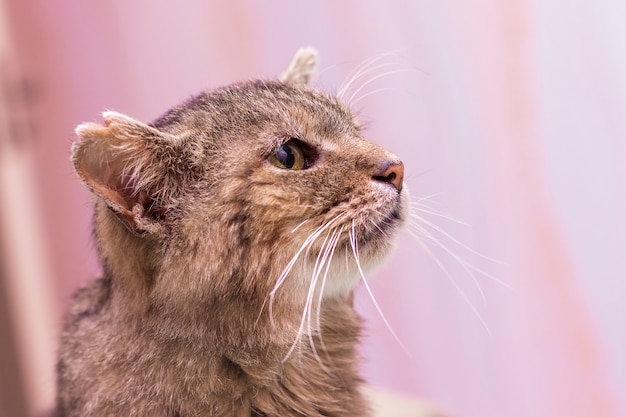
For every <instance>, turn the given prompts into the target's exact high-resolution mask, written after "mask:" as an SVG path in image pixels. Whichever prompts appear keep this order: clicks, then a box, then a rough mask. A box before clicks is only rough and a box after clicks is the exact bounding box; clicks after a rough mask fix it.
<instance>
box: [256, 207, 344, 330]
mask: <svg viewBox="0 0 626 417" xmlns="http://www.w3.org/2000/svg"><path fill="white" fill-rule="evenodd" d="M341 218H342V216H337V217H335V218H333V219H331V220H329V221H328V222H326V223H325V224H322V225H321V226H319V227H318V228H317V229H315V231H313V232H312V233H311V234H310V235H309V237H307V238H306V239H305V241H304V242H303V243H302V245H301V246H300V248H299V249H298V251H297V252H296V253H295V254H294V255H293V257H292V258H291V260H290V261H289V262H288V263H287V266H286V267H285V269H283V272H281V274H280V276H279V277H278V279H277V280H276V284H275V285H274V288H273V289H272V291H271V292H270V293H269V295H268V297H269V299H270V301H269V307H268V309H269V314H270V322H271V323H272V324H274V317H273V314H272V306H273V303H274V297H275V296H276V292H277V291H278V290H279V289H280V287H281V286H282V285H283V283H284V282H285V280H286V279H287V275H289V273H290V272H291V270H292V269H293V267H294V265H295V263H296V262H297V260H298V258H299V257H300V255H301V254H302V252H304V251H305V250H307V251H308V250H309V248H310V247H311V245H313V242H315V240H317V238H318V237H319V236H320V235H321V234H322V233H324V231H325V230H327V229H328V228H329V227H331V226H332V225H333V224H334V223H335V222H337V221H339V220H340V219H341Z"/></svg>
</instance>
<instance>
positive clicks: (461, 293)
mask: <svg viewBox="0 0 626 417" xmlns="http://www.w3.org/2000/svg"><path fill="white" fill-rule="evenodd" d="M409 235H411V236H412V237H413V238H414V239H415V240H416V241H417V243H418V244H419V245H420V246H421V247H422V249H423V250H424V251H425V252H426V253H427V254H428V255H429V256H430V257H431V259H432V260H433V262H435V264H436V265H437V266H438V267H439V268H440V269H441V270H442V271H443V273H444V275H445V276H446V277H447V278H448V280H449V281H450V282H451V283H452V285H453V286H454V288H455V289H456V290H457V291H458V293H459V294H460V295H461V297H462V298H463V300H464V301H465V303H466V304H467V305H468V306H469V308H470V309H471V310H472V312H473V313H474V314H475V315H476V317H477V318H478V320H479V321H480V322H481V323H482V325H483V326H484V327H485V329H486V330H487V333H489V334H491V329H490V328H489V326H488V325H487V322H486V321H485V319H484V318H483V317H482V315H481V314H480V313H479V312H478V310H477V309H476V307H475V306H474V304H473V303H472V302H471V301H470V299H469V297H468V296H467V294H466V293H465V291H463V290H462V289H461V287H460V286H459V284H458V283H457V282H456V281H455V280H454V278H452V275H451V274H450V272H448V270H447V269H446V267H445V266H443V264H442V263H441V261H440V260H439V259H438V258H437V257H436V256H435V254H434V253H432V251H431V250H430V248H429V247H428V246H427V245H426V244H425V243H424V241H423V240H422V239H420V237H419V236H417V235H416V234H415V233H413V232H412V231H410V230H409Z"/></svg>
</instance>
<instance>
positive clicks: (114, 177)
mask: <svg viewBox="0 0 626 417" xmlns="http://www.w3.org/2000/svg"><path fill="white" fill-rule="evenodd" d="M102 116H103V119H104V126H102V125H99V124H95V123H85V124H82V125H80V126H78V127H77V128H76V135H77V136H78V138H79V140H78V141H77V142H75V143H74V144H73V146H72V162H73V163H74V169H75V170H76V173H77V174H78V175H79V177H80V178H81V179H82V181H83V182H84V183H85V184H86V185H87V187H88V188H89V189H90V190H91V191H92V192H93V193H94V194H95V195H97V196H98V197H100V198H102V199H103V200H104V202H105V203H106V205H107V206H108V207H109V208H110V209H111V210H112V211H113V212H114V213H115V214H116V215H117V217H118V218H119V219H120V220H121V221H122V222H123V223H124V224H125V225H126V226H127V227H128V228H129V229H130V230H131V231H132V232H134V233H136V234H144V233H146V232H147V233H157V232H159V231H160V230H161V226H162V225H161V222H160V219H161V213H160V211H159V210H160V208H161V207H162V205H161V204H160V203H159V201H161V200H162V198H163V197H164V196H163V194H164V192H165V187H166V185H171V182H172V181H171V179H169V180H170V181H168V178H167V175H168V172H172V169H171V167H168V166H167V165H168V163H167V161H168V158H167V153H168V150H169V151H170V152H171V151H172V150H173V146H174V145H175V142H176V140H175V139H176V138H173V137H170V136H169V135H167V134H164V133H162V132H160V131H159V130H157V129H155V128H153V127H151V126H148V125H146V124H143V123H141V122H138V121H137V120H134V119H132V118H130V117H128V116H125V115H123V114H119V113H115V112H105V113H103V114H102ZM170 160H171V158H170Z"/></svg>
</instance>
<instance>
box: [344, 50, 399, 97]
mask: <svg viewBox="0 0 626 417" xmlns="http://www.w3.org/2000/svg"><path fill="white" fill-rule="evenodd" d="M393 54H394V53H392V52H388V53H382V54H378V55H374V56H373V57H371V58H368V59H366V60H365V61H363V62H362V63H361V64H359V65H357V66H356V68H355V69H354V70H352V71H351V72H350V73H349V74H348V76H347V77H346V80H345V81H344V82H343V83H342V84H343V85H342V87H341V88H340V89H339V91H338V92H337V98H339V99H341V100H343V95H344V94H345V93H346V92H347V91H348V90H349V89H350V88H351V87H352V84H354V83H355V82H356V81H357V80H359V79H360V78H362V77H363V76H364V75H365V74H367V73H369V72H371V71H372V70H373V69H372V67H371V66H372V65H374V63H376V62H377V61H380V60H382V59H383V58H386V57H388V56H391V55H393ZM383 65H384V66H385V65H386V66H389V65H391V64H383Z"/></svg>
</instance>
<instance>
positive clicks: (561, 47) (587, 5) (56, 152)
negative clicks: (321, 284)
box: [0, 0, 626, 417]
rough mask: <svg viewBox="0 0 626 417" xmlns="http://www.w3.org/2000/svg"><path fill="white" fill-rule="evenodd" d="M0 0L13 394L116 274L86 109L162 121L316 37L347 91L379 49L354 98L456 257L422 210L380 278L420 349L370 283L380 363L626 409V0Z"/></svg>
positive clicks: (414, 382) (513, 403) (0, 194)
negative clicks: (94, 190) (79, 155)
mask: <svg viewBox="0 0 626 417" xmlns="http://www.w3.org/2000/svg"><path fill="white" fill-rule="evenodd" d="M0 15H1V16H0V17H1V19H0V76H1V77H2V83H1V84H0V89H1V90H0V93H2V94H1V95H0V99H1V100H2V101H1V102H0V129H1V130H0V133H1V136H0V152H1V153H0V216H1V217H0V260H1V261H2V264H0V265H1V266H2V268H0V273H1V275H0V278H2V280H0V289H1V290H2V292H1V293H0V302H2V303H3V305H2V306H1V307H2V308H1V309H0V317H4V319H5V320H4V321H5V324H3V327H2V329H3V330H4V331H5V332H6V333H5V335H3V336H2V337H3V340H4V342H3V346H4V347H3V348H2V349H3V350H2V352H3V358H2V362H0V363H1V364H3V366H4V369H5V371H4V374H5V377H4V379H5V380H4V382H3V384H4V385H3V386H0V390H2V391H3V392H4V396H0V412H2V410H3V409H4V410H13V411H11V412H9V411H7V417H8V416H18V415H19V414H18V413H24V414H23V415H35V413H38V412H41V411H43V410H46V409H47V408H49V407H50V405H51V403H52V401H53V395H54V386H53V384H54V361H55V349H56V339H57V336H58V332H59V328H60V320H61V317H62V312H63V311H64V309H65V307H66V304H67V302H68V299H69V297H70V295H71V293H72V292H73V291H74V290H75V289H76V288H77V287H78V286H80V285H81V284H83V283H85V282H87V281H88V280H90V279H92V278H93V277H95V276H97V274H98V273H99V271H98V269H99V268H98V264H97V260H96V256H95V254H94V248H93V243H92V241H91V237H90V222H91V206H90V203H89V195H88V193H87V191H86V190H85V189H84V188H83V187H82V186H81V185H80V184H79V181H78V180H77V179H76V177H75V175H74V174H73V171H72V167H71V165H70V163H69V160H68V158H69V147H70V143H71V141H72V140H73V129H74V127H75V126H76V125H77V124H79V123H81V122H84V121H100V120H101V119H100V114H101V112H102V111H104V110H107V109H111V110H115V111H118V112H122V113H125V114H128V115H130V116H132V117H134V118H136V119H139V120H143V121H146V122H149V121H152V120H153V119H155V118H156V117H157V116H159V115H160V114H161V113H162V112H164V111H165V110H166V109H168V108H169V107H170V106H172V105H174V104H177V103H179V102H180V101H181V100H183V99H185V98H187V97H189V96H190V95H192V94H195V93H197V92H199V91H200V90H202V89H206V88H213V87H216V86H220V85H223V84H227V83H230V82H232V81H236V80H245V79H250V78H257V77H274V76H276V75H278V74H279V73H280V72H281V71H282V70H283V69H284V68H285V67H286V65H287V64H288V63H289V61H290V59H291V56H292V55H293V53H294V52H295V51H296V49H297V48H299V47H301V46H309V45H310V46H314V47H316V48H317V49H318V51H319V53H320V58H321V63H320V66H319V71H318V77H317V78H316V80H315V81H314V83H315V85H317V86H318V87H320V88H323V89H325V90H327V91H329V92H335V91H337V90H338V89H339V88H340V87H341V86H342V83H344V82H345V79H346V77H348V76H349V74H350V72H351V71H353V70H354V69H356V68H357V67H358V66H359V65H360V64H362V63H363V62H365V61H366V60H368V59H372V58H376V59H377V60H375V61H374V62H373V63H372V64H371V67H370V68H371V69H372V70H371V72H370V73H368V76H367V77H365V78H364V79H362V80H361V81H360V82H361V85H363V84H364V83H365V82H367V80H372V82H371V83H370V84H367V85H365V86H364V87H363V90H361V91H360V92H358V94H359V95H360V96H361V97H362V99H360V100H359V101H358V102H357V103H356V104H355V105H354V109H355V111H357V112H358V113H359V114H360V115H361V117H362V119H364V120H365V121H367V122H368V123H369V125H370V127H369V130H368V133H369V139H371V140H372V141H375V142H377V143H379V144H381V145H383V146H385V147H387V148H388V149H390V150H391V151H393V152H394V153H396V154H397V155H399V156H400V157H401V158H402V159H403V160H404V163H405V166H406V173H407V177H406V182H407V184H408V186H409V187H410V190H411V193H412V195H413V199H414V200H415V201H417V202H419V203H420V204H426V205H428V206H429V208H427V209H425V210H426V212H420V211H416V213H417V214H420V215H421V216H422V217H423V218H424V220H425V222H429V223H434V224H435V225H436V227H437V228H441V229H442V230H443V231H442V230H437V229H436V228H433V227H432V226H431V225H429V224H428V223H425V222H424V223H422V225H423V226H424V227H425V228H426V229H428V230H429V231H430V233H432V235H433V237H434V239H436V240H437V241H439V242H440V243H441V245H443V246H444V247H440V246H438V245H437V244H432V242H431V243H430V244H428V246H427V247H428V248H429V250H430V251H432V255H433V256H435V257H436V258H437V259H438V260H439V262H440V263H439V264H438V263H437V261H435V260H433V259H432V257H431V256H430V255H429V254H428V251H426V250H424V249H423V248H422V247H421V246H420V244H419V243H418V242H416V241H415V240H414V239H412V238H411V236H410V235H409V233H404V234H403V235H402V237H401V239H400V243H399V245H398V246H399V247H398V250H397V252H396V253H395V254H394V255H393V256H392V258H391V259H390V261H389V262H388V263H387V264H386V266H384V267H382V268H381V269H380V270H379V271H378V272H377V273H376V274H374V275H375V276H372V277H371V279H370V281H369V282H370V283H371V286H372V290H373V293H374V295H375V296H376V299H377V301H378V303H379V304H380V307H381V309H382V311H383V312H384V313H385V315H386V318H387V320H388V322H389V323H390V325H391V327H392V328H393V329H394V331H395V332H396V333H397V335H398V338H399V339H400V341H401V342H402V343H403V344H404V346H405V347H406V352H405V351H403V349H402V347H401V345H400V344H399V343H398V342H397V341H396V340H395V339H394V337H393V335H392V334H391V332H390V331H389V330H388V329H387V328H386V326H385V324H384V321H383V320H382V319H381V318H380V316H379V315H378V312H377V311H376V308H375V307H374V304H373V302H372V301H371V300H370V299H369V296H368V294H367V293H366V292H365V291H360V294H359V298H358V307H359V309H360V311H362V313H363V314H364V316H365V317H366V320H367V328H368V330H367V333H368V336H367V338H366V340H365V342H364V346H363V350H362V351H363V356H364V368H363V372H364V375H366V377H367V378H368V379H369V380H370V381H372V382H373V383H375V384H377V385H380V386H383V387H387V388H390V389H393V390H395V391H399V392H403V393H406V394H410V395H412V396H416V397H420V398H425V399H428V400H429V401H432V402H434V403H436V404H438V405H439V406H440V407H441V408H442V409H444V410H446V411H448V412H449V413H450V415H452V416H465V417H489V416H493V417H496V416H510V417H527V416H545V417H560V416H563V417H566V416H567V417H574V416H607V417H609V416H626V373H625V371H626V362H625V361H626V355H625V353H626V333H625V328H626V327H625V324H626V321H625V317H626V311H625V310H626V307H625V305H626V304H625V303H624V301H623V300H624V298H625V297H626V285H625V278H626V261H625V259H626V221H625V217H626V216H625V213H626V193H625V191H626V168H625V167H626V53H625V51H626V34H625V33H624V32H625V31H624V27H625V26H624V22H626V3H625V2H623V1H617V0H616V1H609V0H606V1H595V0H578V1H566V0H544V1H521V0H511V1H506V2H503V1H496V0H475V1H472V2H466V1H461V0H447V1H440V2H437V1H428V0H416V1H397V2H381V1H374V0H371V1H365V0H363V1H330V0H326V1H317V2H288V1H262V2H260V1H252V0H249V1H243V0H242V1H230V2H226V1H223V2H218V1H201V0H192V1H181V2H168V3H165V2H154V1H146V0H142V1H134V0H133V1H128V0H108V1H92V2H81V1H71V0H56V1H54V2H51V1H45V0H2V1H0ZM384 74H385V75H384ZM383 75H384V76H383ZM378 76H381V77H380V78H376V77H378ZM357 88H358V87H357ZM353 91H355V90H353ZM370 93H371V94H370ZM416 208H422V209H424V207H422V206H416ZM439 212H443V213H445V214H446V215H448V216H450V217H452V218H454V219H458V220H460V221H462V222H463V223H465V224H461V223H459V222H455V221H452V220H451V219H450V218H446V217H440V216H438V215H437V214H435V213H439ZM426 240H428V239H426ZM455 240H458V241H459V242H461V243H462V244H463V245H466V246H463V245H461V244H458V243H457V242H456V241H455ZM476 252H478V253H480V254H484V255H486V256H487V257H489V258H492V259H494V260H496V261H497V262H494V261H492V260H489V259H485V258H484V257H481V256H479V255H478V254H477V253H476ZM468 265H471V266H468ZM473 267H476V268H477V269H480V270H482V271H485V272H486V274H481V273H480V272H473V269H472V268H473ZM470 272H473V275H472V274H471V273H470ZM490 276H491V277H490ZM492 278H495V279H497V281H496V280H494V279H492ZM498 281H501V282H498ZM6 335H9V336H10V337H6ZM13 357H17V362H16V360H15V359H13ZM9 375H12V376H11V378H13V377H15V378H18V377H19V379H12V381H16V382H14V383H10V382H7V380H8V378H9ZM0 378H1V377H0ZM20 401H21V403H23V406H21V408H20V405H19V404H17V403H18V402H20ZM16 404H17V405H16ZM2 407H4V408H2ZM11 407H13V408H11ZM16 410H17V411H16ZM20 410H21V411H20Z"/></svg>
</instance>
